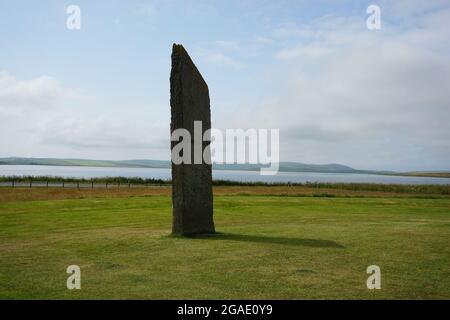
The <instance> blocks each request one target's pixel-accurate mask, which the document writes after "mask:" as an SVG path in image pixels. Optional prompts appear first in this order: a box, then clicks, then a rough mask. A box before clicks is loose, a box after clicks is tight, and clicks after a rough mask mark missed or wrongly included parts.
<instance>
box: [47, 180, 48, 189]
mask: <svg viewBox="0 0 450 320" xmlns="http://www.w3.org/2000/svg"><path fill="white" fill-rule="evenodd" d="M47 188H48V180H47Z"/></svg>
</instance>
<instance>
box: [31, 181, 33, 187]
mask: <svg viewBox="0 0 450 320" xmlns="http://www.w3.org/2000/svg"><path fill="white" fill-rule="evenodd" d="M32 184H33V180H30V188H31V186H32Z"/></svg>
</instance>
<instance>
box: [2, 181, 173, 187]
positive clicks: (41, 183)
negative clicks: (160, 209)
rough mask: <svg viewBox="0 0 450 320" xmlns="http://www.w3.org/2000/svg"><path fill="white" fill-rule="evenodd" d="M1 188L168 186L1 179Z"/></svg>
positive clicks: (160, 185)
mask: <svg viewBox="0 0 450 320" xmlns="http://www.w3.org/2000/svg"><path fill="white" fill-rule="evenodd" d="M0 187H1V188H63V189H66V188H67V189H124V188H128V189H131V188H167V187H170V185H167V184H162V183H160V184H155V183H145V184H142V183H140V184H135V183H131V182H130V183H123V182H122V183H121V182H94V181H92V182H68V181H57V182H55V181H14V180H11V181H0Z"/></svg>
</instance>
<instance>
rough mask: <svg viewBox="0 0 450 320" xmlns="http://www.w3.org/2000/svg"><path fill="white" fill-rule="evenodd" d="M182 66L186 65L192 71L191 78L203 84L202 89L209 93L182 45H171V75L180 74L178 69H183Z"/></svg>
mask: <svg viewBox="0 0 450 320" xmlns="http://www.w3.org/2000/svg"><path fill="white" fill-rule="evenodd" d="M183 65H188V68H192V69H193V70H194V71H193V76H195V77H196V78H198V80H199V81H200V82H201V83H202V84H203V89H204V90H207V91H208V92H209V89H208V85H207V84H206V81H205V79H203V76H202V74H201V73H200V71H199V70H198V68H197V66H196V65H195V63H194V62H193V61H192V59H191V57H190V56H189V54H188V53H187V51H186V49H185V48H184V47H183V45H181V44H176V43H174V44H173V45H172V73H176V72H180V69H181V68H183Z"/></svg>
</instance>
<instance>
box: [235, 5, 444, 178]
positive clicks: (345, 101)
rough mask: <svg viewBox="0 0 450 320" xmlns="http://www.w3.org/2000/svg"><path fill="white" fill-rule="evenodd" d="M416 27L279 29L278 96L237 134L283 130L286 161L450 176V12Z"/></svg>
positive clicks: (274, 73) (239, 122)
mask: <svg viewBox="0 0 450 320" xmlns="http://www.w3.org/2000/svg"><path fill="white" fill-rule="evenodd" d="M385 9H386V8H385ZM405 19H406V18H405ZM411 19H414V20H415V22H414V24H417V26H416V27H412V25H414V24H413V23H411V21H410V20H406V21H405V22H404V24H401V25H392V24H389V23H383V29H382V30H381V31H379V32H373V31H369V30H367V29H366V28H365V23H364V21H363V20H361V19H359V18H358V17H345V18H342V17H334V16H329V17H323V18H321V19H319V20H317V21H314V22H312V23H311V25H310V26H295V25H290V26H289V27H287V26H283V27H282V29H281V30H280V29H277V30H276V32H274V33H273V34H274V35H275V36H276V37H278V39H280V40H278V42H277V44H278V46H279V47H280V49H279V50H278V52H276V53H275V57H276V58H277V59H279V62H278V63H276V64H275V65H273V66H270V67H269V69H268V70H266V71H265V74H267V75H268V76H267V77H266V79H267V80H266V81H267V82H266V83H265V84H264V87H266V88H271V90H267V91H266V94H265V95H264V97H263V98H262V99H261V103H255V105H254V106H253V108H252V109H249V110H247V111H246V112H247V113H246V114H241V113H240V114H239V116H238V117H237V118H236V119H235V120H234V126H236V127H240V126H242V127H246V126H247V125H248V122H247V119H250V118H251V119H252V126H253V127H264V128H280V138H281V144H282V146H281V152H282V153H281V158H282V159H284V160H290V159H295V160H298V161H305V162H312V163H317V162H318V163H323V162H341V163H346V164H349V165H353V166H356V167H360V168H374V169H396V170H408V169H411V170H414V169H449V167H448V164H449V163H450V126H449V125H448V123H450V96H449V95H448V92H450V59H449V55H450V47H449V45H448V44H447V42H446V40H445V39H448V38H449V35H450V33H449V31H448V28H444V23H443V22H444V21H450V11H446V10H440V11H436V12H427V13H426V14H423V15H422V16H421V17H420V18H418V17H416V16H414V17H413V18H411ZM405 25H407V26H408V27H407V28H405ZM305 30H306V31H305ZM308 30H314V32H308ZM286 39H288V40H286Z"/></svg>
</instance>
